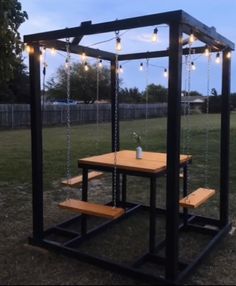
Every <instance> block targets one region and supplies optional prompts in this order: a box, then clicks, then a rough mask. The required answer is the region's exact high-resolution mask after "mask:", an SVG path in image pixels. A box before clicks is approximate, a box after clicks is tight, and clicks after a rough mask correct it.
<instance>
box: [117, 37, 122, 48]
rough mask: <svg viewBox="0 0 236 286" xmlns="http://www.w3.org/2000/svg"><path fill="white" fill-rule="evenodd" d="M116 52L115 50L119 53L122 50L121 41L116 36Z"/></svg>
mask: <svg viewBox="0 0 236 286" xmlns="http://www.w3.org/2000/svg"><path fill="white" fill-rule="evenodd" d="M116 50H117V51H121V50H122V46H121V39H120V37H118V36H117V38H116Z"/></svg>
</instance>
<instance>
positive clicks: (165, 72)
mask: <svg viewBox="0 0 236 286" xmlns="http://www.w3.org/2000/svg"><path fill="white" fill-rule="evenodd" d="M163 75H164V77H168V71H167V69H164V73H163Z"/></svg>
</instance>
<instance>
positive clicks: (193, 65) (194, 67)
mask: <svg viewBox="0 0 236 286" xmlns="http://www.w3.org/2000/svg"><path fill="white" fill-rule="evenodd" d="M191 69H192V70H193V71H195V70H196V66H195V64H194V62H191Z"/></svg>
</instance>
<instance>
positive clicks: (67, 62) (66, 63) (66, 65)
mask: <svg viewBox="0 0 236 286" xmlns="http://www.w3.org/2000/svg"><path fill="white" fill-rule="evenodd" d="M68 68H69V61H68V59H66V62H65V69H66V70H67V69H68Z"/></svg>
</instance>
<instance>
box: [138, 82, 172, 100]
mask: <svg viewBox="0 0 236 286" xmlns="http://www.w3.org/2000/svg"><path fill="white" fill-rule="evenodd" d="M146 94H148V102H150V103H151V102H167V96H168V90H167V88H165V87H164V86H162V85H160V84H159V85H155V84H149V85H148V86H147V87H146V89H145V91H144V93H143V97H146Z"/></svg>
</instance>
